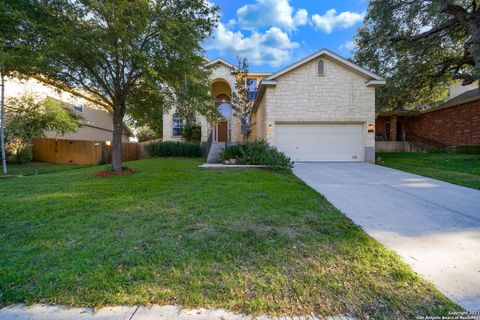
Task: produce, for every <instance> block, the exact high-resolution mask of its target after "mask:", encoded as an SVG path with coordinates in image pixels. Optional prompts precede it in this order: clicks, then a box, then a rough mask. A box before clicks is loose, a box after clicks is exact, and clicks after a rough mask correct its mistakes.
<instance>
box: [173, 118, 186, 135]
mask: <svg viewBox="0 0 480 320" xmlns="http://www.w3.org/2000/svg"><path fill="white" fill-rule="evenodd" d="M183 125H184V120H183V118H182V117H180V116H179V115H178V114H175V115H174V116H173V136H174V137H180V136H181V135H182V133H183Z"/></svg>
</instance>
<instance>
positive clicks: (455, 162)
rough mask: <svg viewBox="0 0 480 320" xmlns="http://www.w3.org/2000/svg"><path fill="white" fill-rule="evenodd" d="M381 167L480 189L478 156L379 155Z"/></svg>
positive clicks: (438, 154) (446, 154)
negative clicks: (381, 162)
mask: <svg viewBox="0 0 480 320" xmlns="http://www.w3.org/2000/svg"><path fill="white" fill-rule="evenodd" d="M378 157H381V158H382V160H383V165H385V166H387V167H391V168H395V169H399V170H403V171H407V172H410V173H414V174H418V175H421V176H425V177H430V178H434V179H438V180H442V181H447V182H450V183H454V184H458V185H461V186H465V187H469V188H474V189H480V155H472V154H456V153H379V154H377V158H378Z"/></svg>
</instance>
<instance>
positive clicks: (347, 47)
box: [339, 40, 357, 52]
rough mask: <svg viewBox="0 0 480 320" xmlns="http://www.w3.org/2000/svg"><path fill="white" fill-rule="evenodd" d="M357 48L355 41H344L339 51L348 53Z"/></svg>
mask: <svg viewBox="0 0 480 320" xmlns="http://www.w3.org/2000/svg"><path fill="white" fill-rule="evenodd" d="M356 48H357V44H356V43H355V41H353V40H351V41H345V42H344V43H343V44H342V45H341V46H340V48H339V49H340V50H345V51H349V52H352V51H354V50H355V49H356Z"/></svg>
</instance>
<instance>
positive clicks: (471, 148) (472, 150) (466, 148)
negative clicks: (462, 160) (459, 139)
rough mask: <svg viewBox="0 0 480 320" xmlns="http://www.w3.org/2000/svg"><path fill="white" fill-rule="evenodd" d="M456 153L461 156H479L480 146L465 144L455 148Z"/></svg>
mask: <svg viewBox="0 0 480 320" xmlns="http://www.w3.org/2000/svg"><path fill="white" fill-rule="evenodd" d="M455 151H456V152H457V153H461V154H480V144H465V145H460V146H457V147H456V148H455Z"/></svg>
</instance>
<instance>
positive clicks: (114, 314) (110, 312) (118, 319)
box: [0, 304, 354, 320]
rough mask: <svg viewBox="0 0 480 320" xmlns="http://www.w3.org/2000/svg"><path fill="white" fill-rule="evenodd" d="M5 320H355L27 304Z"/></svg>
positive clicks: (5, 313)
mask: <svg viewBox="0 0 480 320" xmlns="http://www.w3.org/2000/svg"><path fill="white" fill-rule="evenodd" d="M0 319H1V320H73V319H75V320H77V319H79V320H159V319H161V320H173V319H175V320H247V319H248V320H249V319H252V320H253V319H258V320H270V319H271V320H274V319H275V320H307V319H308V320H310V319H312V320H320V319H321V320H354V319H353V318H349V317H343V316H338V317H328V318H318V317H314V316H310V317H282V318H268V317H265V316H262V317H257V318H254V317H251V316H245V315H241V314H235V313H232V312H228V311H225V310H221V309H219V310H209V309H196V310H187V309H183V308H181V307H176V306H153V307H151V308H146V307H140V306H137V307H107V308H102V309H99V310H97V311H96V312H93V310H92V309H89V308H87V309H82V308H67V307H62V306H47V305H38V304H37V305H33V306H30V307H25V305H23V304H19V305H14V306H10V307H5V308H3V309H0Z"/></svg>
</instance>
